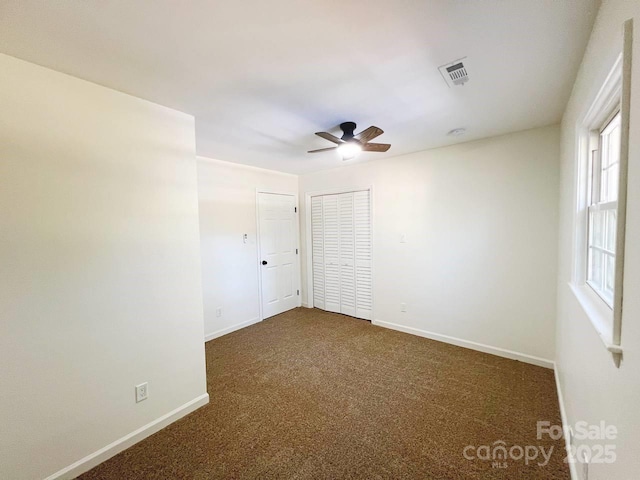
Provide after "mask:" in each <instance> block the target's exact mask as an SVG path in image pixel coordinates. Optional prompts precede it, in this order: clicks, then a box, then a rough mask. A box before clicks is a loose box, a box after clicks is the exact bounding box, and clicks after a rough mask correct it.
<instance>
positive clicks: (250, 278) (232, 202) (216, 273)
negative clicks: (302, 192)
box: [198, 157, 298, 340]
mask: <svg viewBox="0 0 640 480" xmlns="http://www.w3.org/2000/svg"><path fill="white" fill-rule="evenodd" d="M257 189H260V190H262V191H267V192H274V193H292V194H294V195H295V194H297V193H298V192H297V190H298V177H297V176H295V175H290V174H286V173H278V172H273V171H270V170H263V169H260V168H255V167H247V166H244V165H238V164H234V163H229V162H221V161H218V160H212V159H208V158H204V157H199V158H198V197H199V202H200V239H201V250H202V286H203V297H204V324H205V339H207V340H209V339H211V338H215V337H217V336H220V335H223V334H225V333H229V332H231V331H233V330H236V329H237V328H241V327H244V326H247V325H249V324H251V323H255V322H257V321H258V320H259V312H260V303H259V302H260V300H259V298H260V297H259V295H258V242H257V238H256V235H257V220H256V191H257ZM245 234H246V235H247V239H246V241H245V240H244V237H243V236H244V235H245ZM218 309H221V311H220V316H218V315H217V313H216V310H218Z"/></svg>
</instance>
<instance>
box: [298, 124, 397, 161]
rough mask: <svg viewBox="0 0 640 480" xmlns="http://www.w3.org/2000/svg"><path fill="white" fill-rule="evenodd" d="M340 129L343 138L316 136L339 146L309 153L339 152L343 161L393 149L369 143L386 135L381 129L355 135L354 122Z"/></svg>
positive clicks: (381, 144)
mask: <svg viewBox="0 0 640 480" xmlns="http://www.w3.org/2000/svg"><path fill="white" fill-rule="evenodd" d="M340 129H342V132H343V135H342V137H341V138H338V137H336V136H335V135H331V134H330V133H328V132H316V135H318V136H319V137H322V138H324V139H325V140H329V141H330V142H333V143H335V144H337V146H336V147H328V148H319V149H318V150H310V151H309V152H308V153H316V152H328V151H329V150H337V151H338V153H339V154H340V155H342V159H343V160H351V159H352V158H355V156H356V155H357V154H358V153H360V152H386V151H387V150H389V148H391V145H390V144H388V143H370V142H369V140H373V139H374V138H376V137H378V136H380V135H382V134H383V133H384V131H383V130H382V129H381V128H378V127H373V126H371V127H369V128H367V129H365V130H363V131H361V132H360V133H358V134H357V135H354V134H353V131H354V130H355V129H356V124H355V123H354V122H344V123H341V124H340Z"/></svg>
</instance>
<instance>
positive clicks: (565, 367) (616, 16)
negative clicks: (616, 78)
mask: <svg viewBox="0 0 640 480" xmlns="http://www.w3.org/2000/svg"><path fill="white" fill-rule="evenodd" d="M629 18H634V19H635V20H634V21H635V25H634V28H635V39H634V42H633V50H634V53H635V58H634V61H633V72H632V79H633V80H632V92H631V129H630V151H629V178H628V182H629V183H628V200H627V201H628V203H627V232H626V256H625V278H624V290H623V291H624V292H625V295H624V310H623V316H622V345H623V348H624V354H623V359H622V364H621V366H620V368H616V366H615V365H614V362H613V360H612V357H611V354H610V353H609V352H607V351H606V350H605V348H604V346H603V344H602V342H601V341H600V339H599V338H598V335H597V334H596V331H595V329H594V328H593V327H592V325H591V323H590V321H589V319H588V318H587V316H586V315H585V313H584V311H583V310H582V308H581V306H580V304H579V303H578V302H577V301H576V298H575V297H574V295H573V293H572V292H571V290H570V289H569V287H568V282H569V280H570V279H571V265H572V256H573V252H572V243H573V240H572V236H573V211H574V208H575V201H576V200H575V199H576V193H575V187H576V171H575V166H576V148H575V146H576V138H575V129H576V124H577V121H578V119H579V118H580V117H581V116H582V115H583V114H584V112H585V109H586V108H588V107H589V106H590V105H591V102H592V101H593V99H594V98H595V95H596V94H597V92H598V90H599V89H600V87H601V86H602V84H603V83H604V80H605V78H606V76H607V74H608V73H609V70H610V69H611V67H612V66H613V64H614V61H615V59H616V57H617V56H618V54H619V53H620V51H621V48H622V23H623V22H624V21H625V20H627V19H629ZM639 121H640V2H638V1H637V0H625V1H622V0H610V1H605V2H603V4H602V7H601V9H600V12H599V13H598V17H597V20H596V23H595V26H594V30H593V32H592V35H591V39H590V41H589V45H588V47H587V50H586V53H585V56H584V59H583V63H582V66H581V68H580V72H579V74H578V77H577V80H576V83H575V86H574V90H573V94H572V96H571V100H570V102H569V104H568V106H567V110H566V112H565V115H564V118H563V121H562V143H561V145H562V147H561V149H562V154H561V155H562V174H561V204H560V205H561V216H560V244H559V245H560V247H559V278H558V281H559V283H558V292H559V293H558V320H557V339H556V342H557V353H556V355H557V368H558V374H559V380H560V384H561V390H562V392H563V395H564V400H565V408H566V412H567V420H568V422H569V424H575V423H576V422H578V421H587V422H589V423H591V424H598V423H599V422H600V421H605V422H607V423H608V424H613V425H615V426H617V428H618V431H619V434H618V439H617V440H616V441H615V444H616V453H617V460H616V462H615V463H613V464H592V465H591V466H590V472H589V479H590V480H598V479H600V480H605V479H606V480H610V479H620V480H622V479H635V478H638V472H639V471H640V455H638V445H639V444H640V409H639V408H638V406H639V405H640V373H639V372H640V322H639V320H640V296H638V292H640V248H638V246H639V245H640V129H639V128H638V122H639ZM580 443H581V442H577V444H580ZM600 443H602V442H600ZM607 443H609V442H607ZM578 471H579V472H580V471H581V469H578Z"/></svg>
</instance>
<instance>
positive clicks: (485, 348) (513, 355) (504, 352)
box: [371, 320, 554, 369]
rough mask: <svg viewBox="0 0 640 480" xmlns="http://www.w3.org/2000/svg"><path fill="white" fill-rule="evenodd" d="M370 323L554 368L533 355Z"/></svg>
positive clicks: (549, 361) (404, 327) (549, 363)
mask: <svg viewBox="0 0 640 480" xmlns="http://www.w3.org/2000/svg"><path fill="white" fill-rule="evenodd" d="M371 323H372V324H374V325H378V326H380V327H385V328H390V329H391V330H398V331H400V332H404V333H410V334H412V335H418V336H419V337H425V338H430V339H431V340H437V341H439V342H444V343H450V344H451V345H457V346H458V347H464V348H469V349H471V350H477V351H479V352H484V353H490V354H491V355H497V356H499V357H504V358H510V359H512V360H519V361H521V362H525V363H530V364H532V365H538V366H539V367H544V368H550V369H553V367H554V362H553V360H547V359H546V358H540V357H534V356H533V355H527V354H526V353H520V352H514V351H512V350H506V349H504V348H500V347H492V346H491V345H484V344H482V343H476V342H471V341H469V340H463V339H461V338H456V337H450V336H448V335H441V334H439V333H433V332H427V331H426V330H420V329H418V328H413V327H406V326H404V325H398V324H397V323H391V322H383V321H382V320H373V321H372V322H371Z"/></svg>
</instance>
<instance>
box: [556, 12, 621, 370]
mask: <svg viewBox="0 0 640 480" xmlns="http://www.w3.org/2000/svg"><path fill="white" fill-rule="evenodd" d="M632 39H633V23H632V20H627V21H626V22H625V23H624V29H623V49H622V54H620V56H618V58H617V60H616V62H615V64H614V66H613V68H612V69H611V72H610V73H609V75H608V76H607V79H606V80H605V82H604V85H603V86H602V88H601V89H600V91H599V92H598V94H597V95H596V97H595V100H594V101H593V103H592V105H591V107H590V108H589V109H588V110H587V112H586V113H585V115H584V116H583V117H582V120H581V121H579V122H578V124H577V128H576V139H577V148H576V151H577V153H578V159H577V160H578V161H577V162H576V168H577V175H576V178H577V189H576V193H577V195H576V209H575V217H574V225H575V228H574V263H573V275H572V279H571V282H569V286H570V288H571V290H572V291H573V293H574V295H575V297H576V299H577V300H578V303H579V304H580V305H581V306H582V309H583V310H584V312H585V314H586V315H587V317H588V318H589V320H590V321H591V324H592V325H593V327H594V328H595V330H596V332H597V333H598V336H599V337H600V339H601V340H602V342H603V344H604V346H605V347H606V348H607V350H608V351H609V352H611V353H612V355H613V358H614V362H615V363H616V365H617V366H620V361H621V356H622V352H623V348H622V342H621V340H622V338H621V327H622V307H623V304H622V300H623V279H624V246H625V245H624V240H625V224H626V204H627V168H628V155H629V104H630V103H629V101H630V97H631V45H632ZM616 108H619V110H620V112H621V138H620V177H619V178H620V181H619V186H618V215H617V218H618V221H617V232H616V233H617V235H616V260H615V287H614V294H613V296H614V298H613V308H611V307H609V306H608V305H607V303H606V302H605V301H604V300H603V299H602V298H600V296H599V295H598V294H597V293H596V292H595V291H594V290H593V289H592V288H591V287H590V286H589V285H588V284H587V281H586V278H587V275H586V274H587V235H588V208H589V204H590V203H591V202H590V201H589V197H588V196H589V195H590V192H589V190H588V186H589V178H588V176H589V161H590V149H589V146H590V141H589V140H590V135H591V132H592V130H594V129H596V128H598V127H599V126H600V125H602V124H603V122H605V121H606V119H607V117H608V116H610V115H611V113H612V112H613V111H614V110H615V109H616Z"/></svg>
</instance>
